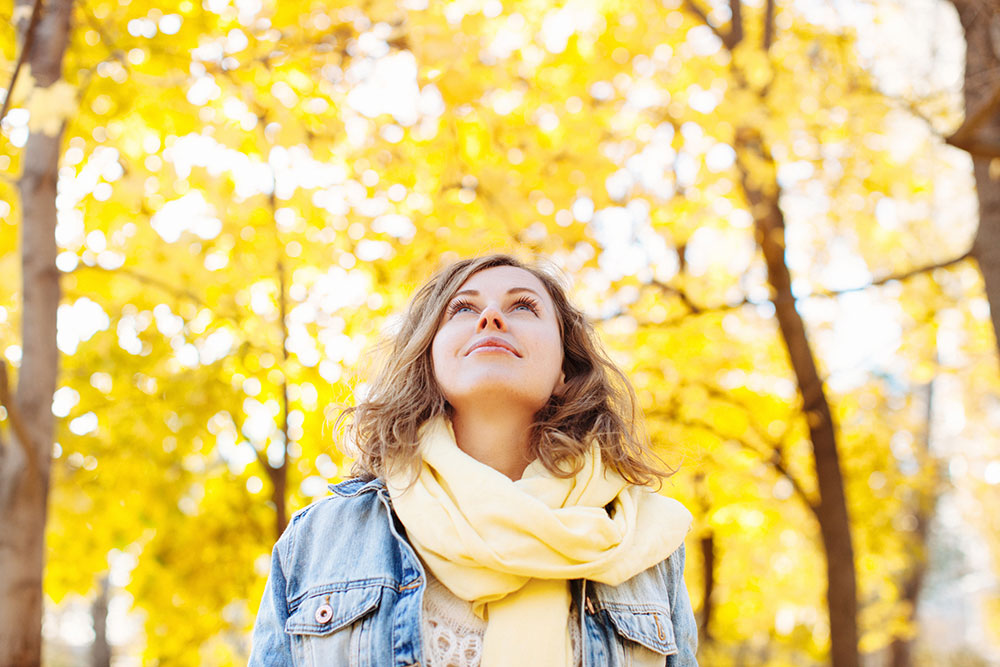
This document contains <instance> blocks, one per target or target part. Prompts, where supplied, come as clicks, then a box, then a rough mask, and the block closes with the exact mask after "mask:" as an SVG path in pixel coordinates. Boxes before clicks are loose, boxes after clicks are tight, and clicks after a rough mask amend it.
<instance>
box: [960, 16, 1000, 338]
mask: <svg viewBox="0 0 1000 667" xmlns="http://www.w3.org/2000/svg"><path fill="white" fill-rule="evenodd" d="M951 1H952V4H953V5H954V6H955V9H956V10H958V17H959V20H960V21H961V23H962V28H963V30H964V31H965V85H964V87H963V90H964V97H965V120H964V121H963V122H962V125H961V126H960V127H959V128H958V129H957V130H955V132H954V134H952V135H951V136H950V137H948V139H947V141H948V143H950V144H952V145H953V146H957V147H958V148H961V149H963V150H966V151H968V152H969V155H971V156H972V166H973V171H974V172H975V176H976V190H977V192H978V193H979V227H978V229H977V231H976V238H975V241H974V242H973V246H972V250H971V251H970V252H971V255H972V257H974V258H975V259H976V262H977V263H978V264H979V269H980V271H982V274H983V279H984V282H985V287H986V296H987V299H989V302H990V311H991V313H992V318H993V332H994V335H995V336H996V338H997V349H1000V76H998V75H997V72H998V71H1000V31H998V28H1000V2H997V0H951Z"/></svg>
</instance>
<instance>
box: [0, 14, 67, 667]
mask: <svg viewBox="0 0 1000 667" xmlns="http://www.w3.org/2000/svg"><path fill="white" fill-rule="evenodd" d="M31 6H32V3H31V2H28V1H26V0H18V3H17V7H18V9H19V10H21V11H20V12H15V16H17V15H20V18H19V20H18V24H17V29H18V36H19V44H20V48H21V49H22V50H26V53H25V62H26V63H27V64H29V65H30V66H31V70H30V71H31V74H32V76H33V77H34V81H35V89H34V91H33V92H32V94H33V95H35V94H38V93H39V92H40V91H44V90H46V89H48V88H49V87H50V86H52V85H53V84H55V83H57V82H58V81H60V79H61V76H62V59H63V53H64V52H65V50H66V44H67V42H68V37H69V29H70V14H71V10H72V6H73V2H72V0H50V1H49V2H48V3H46V5H45V8H44V10H42V13H41V15H40V17H39V18H38V21H37V23H36V24H35V26H34V33H35V34H34V35H31V34H30V33H29V31H28V25H29V19H28V15H30V14H31V12H30V11H29V12H24V11H23V10H24V9H26V8H29V7H31ZM64 125H65V123H62V124H61V125H60V127H59V128H58V129H57V130H56V131H54V132H51V128H45V127H41V128H36V129H33V130H32V132H31V134H30V136H29V138H28V142H27V144H26V145H25V147H24V152H23V154H22V155H23V157H22V163H23V165H24V167H23V172H22V174H21V177H20V180H19V183H18V185H19V189H20V195H21V258H22V260H21V270H22V275H21V280H22V291H21V297H22V310H21V313H22V320H21V338H22V356H21V367H20V371H19V373H18V376H19V377H18V383H17V391H16V393H15V394H14V395H13V397H11V396H10V394H9V393H8V392H7V391H6V386H5V387H4V392H3V394H4V403H5V407H6V408H7V413H8V422H9V423H10V425H11V426H12V427H13V428H11V429H10V433H9V435H10V440H11V442H5V443H0V516H2V517H3V518H4V519H3V521H4V523H3V526H2V527H0V665H29V666H30V665H39V664H41V649H42V636H41V625H42V572H43V568H44V557H45V522H46V517H47V510H48V507H47V505H48V489H49V471H50V467H51V451H52V441H53V426H54V422H53V416H52V394H53V392H54V391H55V385H56V376H57V373H58V368H59V350H58V348H57V347H56V311H57V309H58V306H59V297H60V292H59V271H58V269H57V268H56V263H55V259H56V252H57V250H56V241H55V226H56V205H55V197H56V175H57V172H58V166H59V154H60V145H61V139H62V128H63V127H64ZM50 132H51V133H50ZM3 370H4V371H5V370H6V369H3ZM4 375H6V373H5V372H4ZM4 385H6V383H4Z"/></svg>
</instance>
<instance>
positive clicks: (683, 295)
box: [602, 249, 972, 326]
mask: <svg viewBox="0 0 1000 667" xmlns="http://www.w3.org/2000/svg"><path fill="white" fill-rule="evenodd" d="M971 256H972V251H971V249H970V250H966V251H965V252H964V253H962V254H961V255H959V256H958V257H953V258H951V259H947V260H944V261H941V262H937V263H934V264H927V265H925V266H919V267H917V268H914V269H910V270H908V271H903V272H901V273H891V274H889V275H885V276H882V277H881V278H876V279H874V280H872V281H870V282H868V283H865V284H864V285H858V286H857V287H847V288H844V289H840V290H817V291H815V292H809V293H806V294H800V295H798V296H795V297H793V298H792V300H793V301H800V300H802V299H810V298H817V297H826V298H834V297H838V296H841V295H843V294H851V293H853V292H861V291H864V290H866V289H869V288H871V287H880V286H882V285H885V284H886V283H890V282H893V281H904V280H909V279H910V278H913V277H915V276H918V275H920V274H923V273H930V272H931V271H934V270H936V269H944V268H948V267H949V266H953V265H955V264H959V263H961V262H963V261H965V260H966V259H969V258H970V257H971ZM649 284H650V285H652V286H653V287H656V288H658V289H659V290H660V291H662V292H664V293H666V294H669V295H671V296H676V297H677V298H678V299H680V301H681V302H682V303H683V304H684V305H685V306H686V307H687V308H688V312H686V313H684V314H683V315H680V316H677V317H674V318H671V319H669V320H664V321H663V322H640V326H665V325H671V324H677V323H679V322H680V321H682V320H684V319H686V318H688V317H690V316H692V315H704V314H707V313H724V312H726V311H730V310H736V309H738V308H742V307H743V306H762V305H764V304H767V303H773V304H775V305H778V304H780V303H784V302H785V300H786V299H787V297H786V298H782V297H780V296H776V297H774V298H773V299H765V300H762V301H756V300H754V299H751V298H750V297H749V296H745V297H743V298H742V299H740V300H739V301H733V302H730V303H722V304H714V305H707V306H706V305H700V304H698V303H696V302H695V301H694V300H693V299H692V298H691V297H690V296H689V295H688V294H687V292H685V291H684V290H682V289H681V288H679V287H674V286H672V285H668V284H666V283H662V282H660V281H657V280H654V281H653V282H651V283H649ZM623 314H624V311H622V312H618V313H614V314H612V315H610V316H608V317H606V318H602V319H614V318H615V317H618V316H620V315H623Z"/></svg>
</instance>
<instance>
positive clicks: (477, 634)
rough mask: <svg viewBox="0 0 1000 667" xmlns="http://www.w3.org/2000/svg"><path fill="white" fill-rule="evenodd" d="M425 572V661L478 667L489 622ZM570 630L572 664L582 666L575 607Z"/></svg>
mask: <svg viewBox="0 0 1000 667" xmlns="http://www.w3.org/2000/svg"><path fill="white" fill-rule="evenodd" d="M424 571H425V572H426V574H427V588H426V589H425V590H424V604H423V612H424V614H423V616H424V622H423V640H424V661H425V662H426V664H427V666H428V667H479V662H480V659H481V658H482V654H483V634H484V633H485V632H486V621H484V620H483V619H481V618H479V617H478V616H476V615H475V614H474V613H473V611H472V603H471V602H467V601H465V600H463V599H461V598H459V597H457V596H456V595H455V594H454V593H452V592H451V591H450V590H448V588H446V587H445V585H444V584H442V583H441V582H440V581H438V580H437V579H436V578H435V577H434V576H433V575H432V574H431V572H430V569H429V568H427V567H426V566H425V567H424ZM569 630H570V641H571V642H572V645H573V664H574V665H580V664H582V655H581V649H580V615H579V614H578V613H577V610H576V607H575V606H574V607H573V608H571V609H570V613H569Z"/></svg>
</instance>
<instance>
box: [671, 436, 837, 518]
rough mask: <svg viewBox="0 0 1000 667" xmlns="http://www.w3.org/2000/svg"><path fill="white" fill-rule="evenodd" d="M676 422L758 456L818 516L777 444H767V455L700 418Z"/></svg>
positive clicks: (816, 508)
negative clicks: (697, 429)
mask: <svg viewBox="0 0 1000 667" xmlns="http://www.w3.org/2000/svg"><path fill="white" fill-rule="evenodd" d="M677 423H678V424H680V425H681V426H687V427H690V428H699V429H702V430H704V431H708V432H709V433H711V434H713V435H715V436H716V437H718V438H720V439H721V440H725V441H730V442H735V443H737V444H739V445H740V446H742V447H743V448H745V449H747V450H749V451H751V452H753V453H754V454H756V455H758V456H760V457H761V459H762V460H763V461H764V462H765V463H767V464H768V465H770V466H771V467H772V468H774V470H775V471H776V472H777V473H778V474H780V475H781V476H782V477H784V478H785V479H787V480H788V481H789V482H790V483H791V485H792V490H793V491H794V492H795V495H796V496H798V497H799V500H801V501H802V503H803V504H804V505H805V506H806V507H807V508H809V511H811V512H812V513H813V514H814V515H817V516H818V512H819V504H818V503H816V502H815V501H813V499H812V498H810V497H809V493H808V492H807V491H806V489H805V487H804V486H802V484H801V483H800V482H799V480H798V478H797V477H796V476H795V475H794V474H792V471H791V470H789V469H788V466H786V465H785V461H784V457H783V456H782V454H781V448H780V447H779V446H776V445H774V444H773V443H772V444H770V445H769V446H770V447H771V448H772V449H773V451H772V452H771V454H770V456H769V455H768V454H767V453H766V452H763V451H761V450H760V448H758V447H755V446H754V445H752V444H750V442H749V441H747V440H745V439H744V438H740V437H737V436H733V435H731V434H728V433H720V432H719V431H718V430H717V429H716V428H715V427H714V426H713V425H712V424H709V423H708V422H706V421H703V420H700V419H685V420H679V421H678V422H677Z"/></svg>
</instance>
